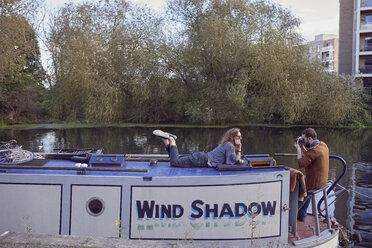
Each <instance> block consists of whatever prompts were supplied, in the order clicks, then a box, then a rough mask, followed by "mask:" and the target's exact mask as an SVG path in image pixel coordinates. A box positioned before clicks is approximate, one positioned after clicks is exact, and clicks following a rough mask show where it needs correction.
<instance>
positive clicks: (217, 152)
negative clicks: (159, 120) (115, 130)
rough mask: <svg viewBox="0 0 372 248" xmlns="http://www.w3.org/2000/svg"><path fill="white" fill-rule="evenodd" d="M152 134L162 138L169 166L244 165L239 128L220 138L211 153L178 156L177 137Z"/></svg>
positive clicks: (168, 134) (165, 133) (158, 132)
mask: <svg viewBox="0 0 372 248" xmlns="http://www.w3.org/2000/svg"><path fill="white" fill-rule="evenodd" d="M153 134H154V135H156V136H158V137H160V138H162V139H163V141H164V144H165V149H166V150H167V152H168V155H169V160H170V165H171V166H173V167H183V168H190V167H208V166H209V167H217V165H219V164H229V165H234V164H245V163H247V162H246V161H244V160H243V159H241V151H242V142H241V140H242V134H241V133H240V129H239V128H231V129H229V130H227V132H226V133H225V134H224V135H223V136H222V138H221V141H220V144H219V146H217V147H216V148H215V149H213V150H212V151H210V152H208V153H205V152H193V153H191V154H185V155H181V156H179V153H178V148H177V145H176V139H177V136H176V135H174V134H170V133H167V132H163V131H161V130H154V131H153Z"/></svg>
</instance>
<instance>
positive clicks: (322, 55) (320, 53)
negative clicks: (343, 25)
mask: <svg viewBox="0 0 372 248" xmlns="http://www.w3.org/2000/svg"><path fill="white" fill-rule="evenodd" d="M307 46H308V48H309V59H310V60H313V61H319V62H320V63H321V64H323V66H324V67H325V69H326V71H329V72H338V37H337V35H334V34H319V35H316V36H315V39H314V40H313V41H311V42H309V43H308V44H307Z"/></svg>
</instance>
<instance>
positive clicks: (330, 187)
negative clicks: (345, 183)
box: [315, 155, 347, 217]
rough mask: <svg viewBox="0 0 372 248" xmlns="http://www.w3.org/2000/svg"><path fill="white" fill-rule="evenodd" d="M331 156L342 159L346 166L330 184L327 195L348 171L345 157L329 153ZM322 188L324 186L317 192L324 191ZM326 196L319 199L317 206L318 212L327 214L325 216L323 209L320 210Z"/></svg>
mask: <svg viewBox="0 0 372 248" xmlns="http://www.w3.org/2000/svg"><path fill="white" fill-rule="evenodd" d="M329 158H335V159H338V160H340V161H341V162H342V164H343V166H344V168H343V170H342V172H341V174H340V175H339V176H338V177H337V178H336V180H335V181H334V182H333V183H332V184H331V186H329V188H328V190H327V192H326V193H327V195H328V194H329V193H330V192H331V191H332V190H333V188H334V187H335V186H336V185H337V183H338V181H340V179H341V178H342V177H343V176H344V174H345V172H346V168H347V164H346V161H345V160H344V159H343V158H341V157H340V156H337V155H329ZM322 190H323V188H322V189H319V190H316V191H315V192H318V191H319V192H320V191H322ZM324 196H325V195H323V197H322V198H321V199H320V200H319V202H318V206H317V210H318V212H319V214H320V215H321V216H323V217H326V216H324V214H323V213H322V211H321V210H320V205H321V204H322V202H323V201H324ZM326 203H327V202H326ZM326 208H328V206H326Z"/></svg>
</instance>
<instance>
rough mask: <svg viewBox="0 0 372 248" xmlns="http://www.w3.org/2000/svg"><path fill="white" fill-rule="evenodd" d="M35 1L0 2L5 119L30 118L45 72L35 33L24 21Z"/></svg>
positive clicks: (0, 88) (0, 95) (0, 102)
mask: <svg viewBox="0 0 372 248" xmlns="http://www.w3.org/2000/svg"><path fill="white" fill-rule="evenodd" d="M37 4H38V1H21V0H18V1H2V2H1V3H0V47H1V49H0V115H2V116H4V117H5V118H6V119H10V120H13V119H19V117H26V118H28V117H33V116H35V115H36V114H37V112H38V110H39V109H38V107H37V103H38V100H39V97H40V94H41V92H43V86H42V82H43V80H44V76H45V72H44V70H43V68H42V66H41V63H40V51H39V46H38V42H37V39H36V34H35V31H34V29H33V27H32V25H31V24H30V22H29V21H28V20H27V18H28V17H30V15H31V14H30V13H32V12H34V11H35V10H36V8H37V6H38V5H37Z"/></svg>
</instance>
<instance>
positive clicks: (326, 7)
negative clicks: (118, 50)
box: [45, 0, 339, 41]
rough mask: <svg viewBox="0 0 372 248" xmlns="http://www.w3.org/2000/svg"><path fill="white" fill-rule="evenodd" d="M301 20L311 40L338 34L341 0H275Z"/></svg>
mask: <svg viewBox="0 0 372 248" xmlns="http://www.w3.org/2000/svg"><path fill="white" fill-rule="evenodd" d="M45 1H46V4H47V6H48V7H50V8H58V7H61V6H63V5H64V3H65V2H71V1H72V2H77V3H81V2H83V1H82V0H45ZM129 1H131V2H133V3H138V4H145V5H147V6H148V7H150V8H152V9H154V10H156V11H162V9H163V8H164V7H165V0H129ZM273 2H275V3H277V4H280V5H282V7H283V8H287V9H289V10H291V12H292V14H293V15H294V16H296V17H297V18H299V19H300V20H301V23H302V24H301V25H300V28H299V30H298V31H299V32H300V33H301V34H302V35H303V36H304V37H305V38H306V39H307V40H309V41H311V40H314V37H315V35H317V34H335V35H338V22H339V21H338V19H339V0H273Z"/></svg>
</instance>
